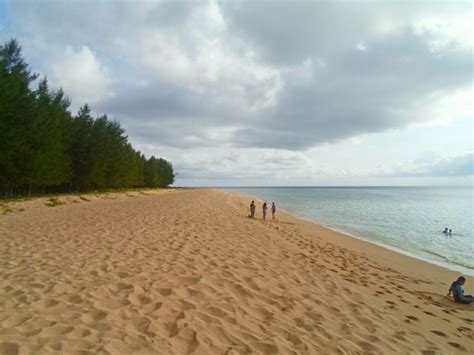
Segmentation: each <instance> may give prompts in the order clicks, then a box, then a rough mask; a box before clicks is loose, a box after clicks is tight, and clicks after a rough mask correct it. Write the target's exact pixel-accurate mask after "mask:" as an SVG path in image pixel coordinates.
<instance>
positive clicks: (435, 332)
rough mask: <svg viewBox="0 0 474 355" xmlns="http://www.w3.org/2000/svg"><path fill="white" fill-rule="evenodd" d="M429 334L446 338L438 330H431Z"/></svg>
mask: <svg viewBox="0 0 474 355" xmlns="http://www.w3.org/2000/svg"><path fill="white" fill-rule="evenodd" d="M431 333H433V334H436V335H438V336H440V337H445V336H446V334H444V333H443V332H440V331H439V330H432V331H431Z"/></svg>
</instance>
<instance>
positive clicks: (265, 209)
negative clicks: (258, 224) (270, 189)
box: [262, 202, 268, 220]
mask: <svg viewBox="0 0 474 355" xmlns="http://www.w3.org/2000/svg"><path fill="white" fill-rule="evenodd" d="M267 210H268V206H267V203H266V202H264V203H263V206H262V212H263V220H265V217H266V216H267Z"/></svg>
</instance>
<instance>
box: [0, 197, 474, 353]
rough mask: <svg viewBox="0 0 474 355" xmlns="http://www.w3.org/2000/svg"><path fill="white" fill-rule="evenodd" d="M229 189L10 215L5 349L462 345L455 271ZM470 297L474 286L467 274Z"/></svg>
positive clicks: (468, 348) (400, 349) (40, 204)
mask: <svg viewBox="0 0 474 355" xmlns="http://www.w3.org/2000/svg"><path fill="white" fill-rule="evenodd" d="M250 199H251V197H249V196H242V195H237V194H231V193H227V192H223V191H219V190H211V189H195V190H192V189H190V190H170V191H166V190H165V191H146V192H130V193H122V194H119V193H116V194H105V195H97V196H94V195H84V196H67V197H61V198H59V199H58V200H59V201H62V202H64V204H61V205H58V206H55V207H48V206H46V205H45V204H46V203H47V202H48V199H47V198H40V199H33V200H31V201H24V202H16V203H9V204H8V209H9V210H8V212H7V213H4V214H0V354H55V353H57V354H247V353H252V354H273V353H275V354H361V353H371V354H400V353H402V354H425V355H428V354H457V353H466V354H467V353H473V352H474V304H471V305H465V306H463V305H457V304H455V303H454V302H452V301H450V300H449V299H448V298H447V297H446V296H445V295H446V293H447V289H448V288H449V284H450V282H451V281H453V280H454V279H456V278H457V276H459V274H458V273H457V272H453V271H449V270H447V269H443V268H441V267H438V266H435V265H431V264H428V263H425V262H422V261H418V260H415V259H412V258H409V257H406V256H403V255H400V254H397V253H395V252H392V251H389V250H387V249H384V248H382V247H378V246H376V245H373V244H370V243H367V242H364V241H361V240H357V239H354V238H351V237H348V236H345V235H342V234H340V233H337V232H334V231H332V230H329V229H326V228H323V227H321V226H318V225H316V224H313V223H310V222H306V221H303V220H300V219H297V218H295V217H293V216H291V215H289V214H286V213H282V212H280V211H279V212H278V214H277V217H278V218H277V220H271V217H270V220H268V221H266V222H263V221H262V220H261V218H260V217H261V206H260V205H259V204H258V205H257V217H258V218H257V219H250V218H248V217H247V215H248V214H249V211H248V204H249V203H250V201H251V200H250ZM465 289H466V293H474V280H473V278H469V277H468V278H467V282H466V285H465Z"/></svg>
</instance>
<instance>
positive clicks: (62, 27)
mask: <svg viewBox="0 0 474 355" xmlns="http://www.w3.org/2000/svg"><path fill="white" fill-rule="evenodd" d="M472 6H473V5H472V3H471V2H470V1H464V2H462V1H459V2H458V1H403V0H399V1H347V0H346V1H275V0H274V1H238V0H234V1H217V0H209V1H141V0H138V1H124V0H122V1H110V0H109V1H81V2H79V1H66V0H62V1H61V0H56V1H47V0H45V1H33V0H31V1H22V0H15V1H8V0H0V41H1V43H5V42H6V41H7V40H9V39H11V38H16V39H17V40H18V41H19V42H20V45H21V46H22V49H23V55H24V57H25V59H26V61H27V63H29V64H30V66H31V69H32V70H33V71H34V72H36V73H39V74H40V75H41V77H47V79H48V81H49V84H50V87H51V88H59V87H62V88H63V89H64V91H65V92H66V94H67V95H68V96H69V98H70V99H71V101H72V105H71V110H72V112H73V113H75V112H77V109H78V108H79V107H80V106H82V105H83V104H85V103H88V104H89V105H90V106H91V108H92V111H93V113H94V114H96V115H100V114H103V113H106V114H107V115H108V117H109V118H110V119H113V120H116V121H118V122H120V124H121V126H122V127H123V128H125V130H126V134H127V135H128V138H129V141H130V142H131V143H132V145H133V146H134V147H135V148H136V149H138V150H140V151H141V152H142V153H144V154H145V155H146V156H147V157H149V156H151V155H154V156H157V157H163V158H165V159H167V160H169V161H171V162H172V163H173V166H174V169H175V171H176V172H177V173H178V175H177V178H176V182H175V185H176V186H313V185H324V186H328V185H329V186H334V185H364V186H367V185H385V186H387V185H438V186H439V185H443V186H444V185H456V186H458V185H463V186H466V185H469V186H472V184H473V181H474V178H473V174H474V173H473V169H474V148H473V140H474V138H473V137H474V127H473V118H474V117H473V116H474V114H473V104H472V101H473V98H474V97H473V54H472V53H473V52H472V50H473V38H474V37H473V27H472V26H473V25H472V23H473V7H472Z"/></svg>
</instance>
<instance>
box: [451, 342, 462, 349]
mask: <svg viewBox="0 0 474 355" xmlns="http://www.w3.org/2000/svg"><path fill="white" fill-rule="evenodd" d="M448 344H449V345H451V346H452V347H454V348H457V349H460V348H461V344H458V343H455V342H454V341H448Z"/></svg>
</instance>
